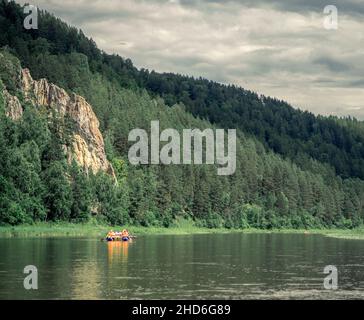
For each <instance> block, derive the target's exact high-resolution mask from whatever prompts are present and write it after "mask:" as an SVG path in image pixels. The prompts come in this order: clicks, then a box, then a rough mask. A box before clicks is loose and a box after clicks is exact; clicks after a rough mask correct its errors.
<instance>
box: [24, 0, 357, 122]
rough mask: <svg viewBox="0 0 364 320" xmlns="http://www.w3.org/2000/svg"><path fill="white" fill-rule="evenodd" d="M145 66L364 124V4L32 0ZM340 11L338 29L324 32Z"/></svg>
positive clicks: (346, 1) (352, 0)
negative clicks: (330, 10) (328, 14)
mask: <svg viewBox="0 0 364 320" xmlns="http://www.w3.org/2000/svg"><path fill="white" fill-rule="evenodd" d="M18 2H19V3H24V2H28V3H31V4H35V5H38V6H39V7H40V8H44V9H47V10H48V11H50V12H53V13H54V14H55V15H56V16H59V17H60V18H62V19H63V20H65V21H66V22H68V23H70V24H72V25H74V26H76V27H79V28H81V29H82V30H83V31H84V32H85V34H86V35H87V36H90V37H92V38H93V39H94V40H95V41H96V43H97V44H98V46H99V47H100V48H101V49H103V50H105V51H106V52H108V53H118V54H120V55H121V56H123V57H128V58H131V59H132V61H133V62H134V64H135V65H136V66H137V67H138V68H141V67H144V68H148V69H154V70H156V71H159V72H177V73H181V74H188V75H193V76H203V77H205V78H208V79H211V80H215V81H219V82H222V83H232V84H237V85H240V86H242V87H244V88H246V89H250V90H254V91H256V92H258V93H260V94H264V95H269V96H274V97H278V98H281V99H284V100H286V101H288V102H290V103H291V104H292V105H293V106H294V107H299V108H301V109H308V110H310V111H313V112H315V113H320V114H335V115H353V116H356V117H358V118H360V119H364V77H363V76H364V59H363V57H364V0H343V1H336V2H335V1H334V2H331V1H323V0H281V1H277V0H275V1H271V0H231V1H217V0H94V1H93V0H28V1H18ZM327 5H336V7H337V9H338V15H339V21H338V29H337V30H327V29H326V28H324V19H325V14H324V8H325V6H327Z"/></svg>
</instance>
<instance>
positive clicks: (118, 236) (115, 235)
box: [106, 229, 131, 241]
mask: <svg viewBox="0 0 364 320" xmlns="http://www.w3.org/2000/svg"><path fill="white" fill-rule="evenodd" d="M130 238H131V236H130V233H129V231H128V230H127V229H124V230H123V231H121V232H117V231H113V230H110V231H109V232H108V234H107V236H106V240H107V241H117V240H122V241H128V240H130Z"/></svg>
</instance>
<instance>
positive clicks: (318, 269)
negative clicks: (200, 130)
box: [0, 234, 364, 299]
mask: <svg viewBox="0 0 364 320" xmlns="http://www.w3.org/2000/svg"><path fill="white" fill-rule="evenodd" d="M26 265H35V266H36V267H37V268H38V274H39V289H38V290H31V291H27V290H25V289H24V287H23V279H24V277H25V276H26V275H24V274H23V269H24V267H25V266H26ZM326 265H335V266H336V267H337V268H338V270H339V283H338V285H339V289H338V290H336V291H328V290H325V289H324V287H323V282H324V277H325V276H326V275H325V274H324V273H323V270H324V267H325V266H326ZM363 298H364V241H360V240H341V239H333V238H327V237H323V236H319V235H296V234H220V235H188V236H170V235H169V236H166V235H164V236H161V235H155V236H144V237H139V238H138V239H136V240H134V241H133V242H132V243H122V242H115V243H105V242H101V241H98V240H96V239H54V238H52V239H29V238H24V239H19V238H16V239H0V299H363Z"/></svg>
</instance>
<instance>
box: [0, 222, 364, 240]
mask: <svg viewBox="0 0 364 320" xmlns="http://www.w3.org/2000/svg"><path fill="white" fill-rule="evenodd" d="M123 228H127V229H128V230H129V231H130V233H131V234H133V235H136V236H145V235H192V234H213V233H215V234H221V233H245V234H252V233H261V234H262V233H285V234H287V233H295V234H307V235H312V234H319V235H323V236H328V237H334V238H341V239H357V240H364V226H362V227H359V228H355V229H307V230H305V229H269V230H265V229H256V228H248V229H227V228H215V229H209V228H205V227H199V226H196V225H195V224H194V223H193V222H191V221H181V222H179V223H178V224H176V225H175V226H173V227H169V228H165V227H142V226H108V225H106V224H97V223H84V224H82V223H37V224H33V225H19V226H0V239H1V238H48V237H51V238H62V237H79V238H85V237H95V239H99V238H100V239H101V238H103V237H104V236H105V235H106V233H107V232H108V231H109V230H119V229H120V230H121V229H123Z"/></svg>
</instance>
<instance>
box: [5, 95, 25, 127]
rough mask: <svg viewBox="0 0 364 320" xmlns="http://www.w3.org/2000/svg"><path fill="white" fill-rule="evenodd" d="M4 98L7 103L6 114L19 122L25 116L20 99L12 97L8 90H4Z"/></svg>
mask: <svg viewBox="0 0 364 320" xmlns="http://www.w3.org/2000/svg"><path fill="white" fill-rule="evenodd" d="M3 96H4V101H5V114H6V115H7V116H8V117H9V118H11V119H13V120H19V119H20V118H21V117H22V115H23V108H22V106H21V103H20V101H19V99H18V98H17V97H15V96H12V95H11V94H10V93H9V92H8V91H7V90H6V89H4V90H3Z"/></svg>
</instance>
